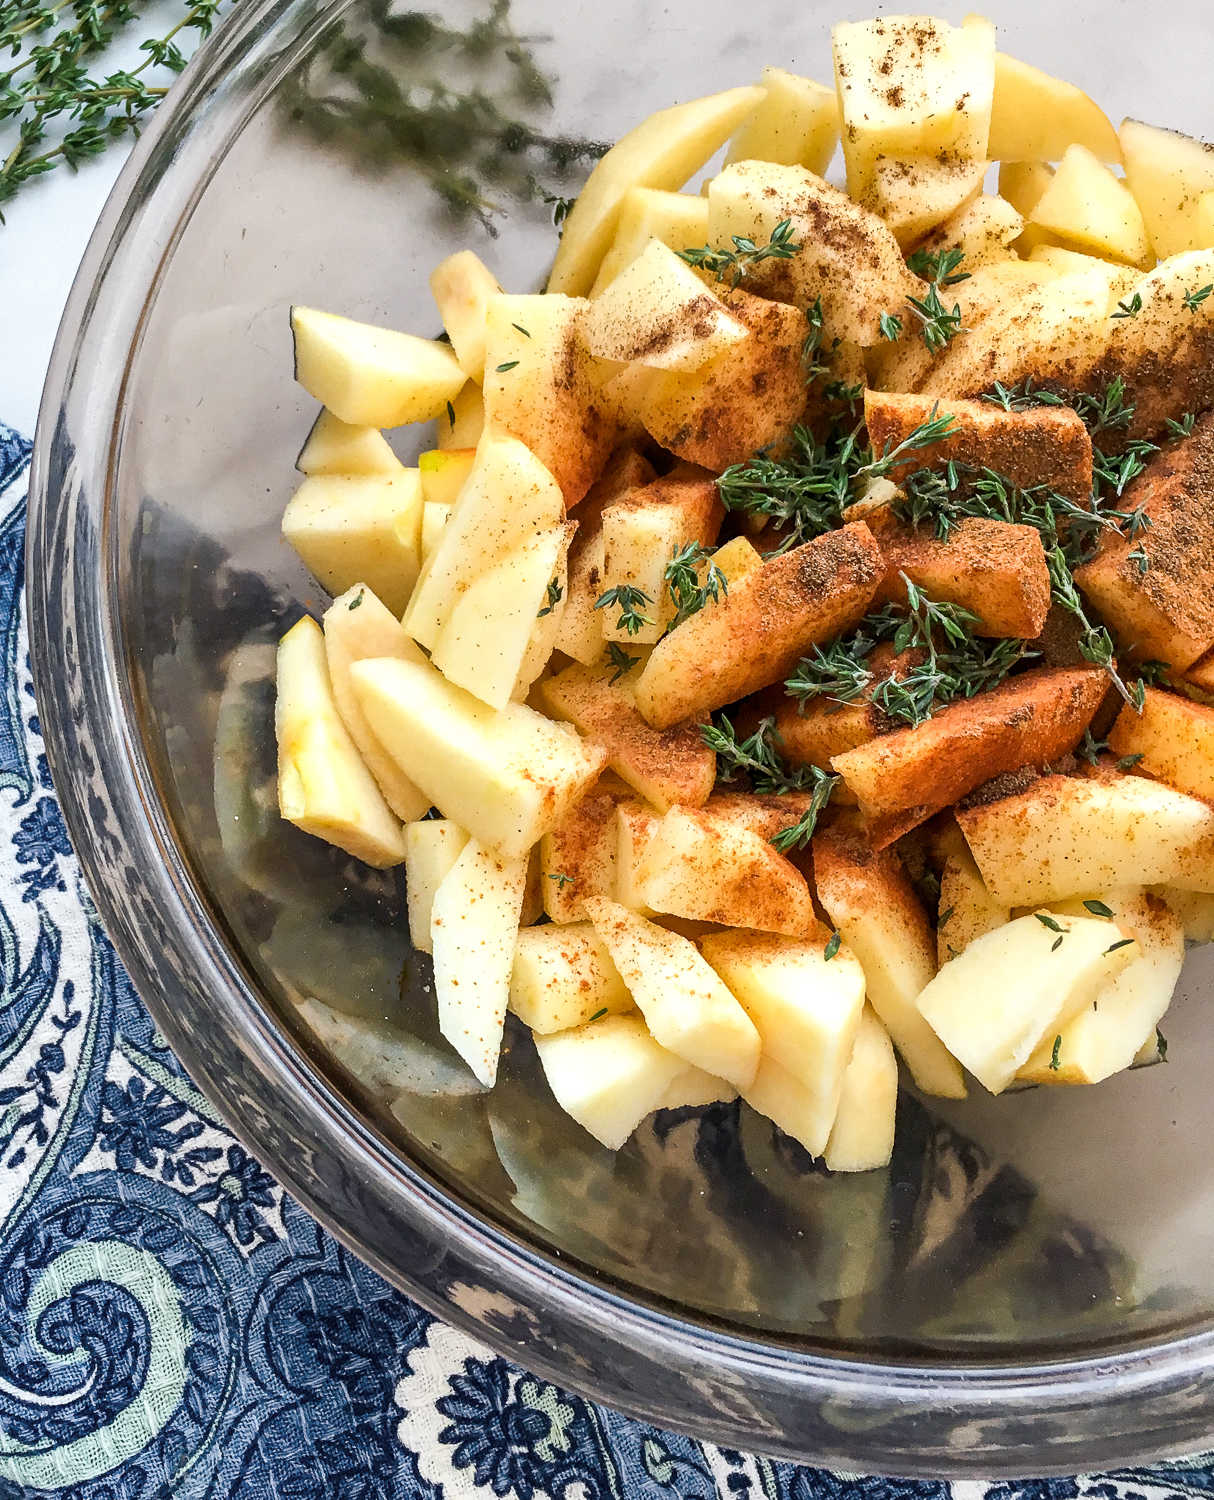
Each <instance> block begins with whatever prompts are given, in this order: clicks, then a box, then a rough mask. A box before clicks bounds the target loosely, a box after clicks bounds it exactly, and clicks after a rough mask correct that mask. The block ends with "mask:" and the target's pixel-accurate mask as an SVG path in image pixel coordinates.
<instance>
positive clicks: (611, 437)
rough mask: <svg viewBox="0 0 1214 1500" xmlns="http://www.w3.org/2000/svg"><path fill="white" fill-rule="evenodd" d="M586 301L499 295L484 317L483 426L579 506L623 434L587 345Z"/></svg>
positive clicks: (547, 296) (552, 297)
mask: <svg viewBox="0 0 1214 1500" xmlns="http://www.w3.org/2000/svg"><path fill="white" fill-rule="evenodd" d="M589 306H590V304H589V303H588V302H587V301H586V300H585V299H584V298H581V297H563V296H552V295H535V296H526V297H509V296H505V295H503V296H500V297H494V298H492V300H491V301H490V303H489V310H488V314H487V317H486V325H485V326H486V340H487V342H486V345H485V348H486V353H485V384H484V393H485V423H486V425H487V427H488V428H489V430H490V431H491V432H495V433H499V434H500V433H509V434H510V435H511V436H513V437H516V438H519V439H520V440H521V441H522V442H524V443H526V444H527V446H528V447H529V448H530V449H531V451H532V452H533V453H534V454H535V456H536V457H537V458H538V459H539V460H540V461H541V462H542V463H543V464H544V465H545V466H546V467H547V468H548V469H549V470H550V471H551V472H552V474H553V476H554V477H555V479H556V481H557V483H558V484H559V485H560V487H561V489H562V491H563V492H564V496H565V508H566V509H569V508H570V507H572V506H574V505H576V504H577V503H578V501H579V500H581V499H582V497H583V496H584V495H585V493H586V491H587V490H588V489H589V488H590V486H591V484H592V483H593V482H594V480H595V479H597V478H598V475H599V473H600V472H601V471H602V468H603V465H604V464H605V463H606V461H607V455H608V454H609V453H610V452H611V449H612V447H613V446H614V444H615V441H616V438H617V436H618V428H617V425H616V422H615V419H614V416H613V414H612V412H611V411H610V409H609V406H608V405H607V404H606V403H605V402H604V400H603V398H602V397H601V395H600V393H599V382H598V378H597V377H596V373H595V371H594V369H593V366H592V361H591V358H590V355H589V353H588V352H587V350H586V346H585V344H584V343H583V341H582V335H581V325H582V318H583V315H584V313H585V311H586V309H587V308H588V307H589Z"/></svg>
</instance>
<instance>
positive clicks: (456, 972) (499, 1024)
mask: <svg viewBox="0 0 1214 1500" xmlns="http://www.w3.org/2000/svg"><path fill="white" fill-rule="evenodd" d="M526 883H527V856H526V855H525V854H524V855H516V856H514V857H507V856H504V855H501V854H496V853H494V852H493V851H492V850H489V849H486V848H485V847H484V846H483V845H482V844H479V843H478V842H477V841H476V839H474V838H473V839H469V840H468V842H467V843H466V844H465V845H464V847H463V848H462V849H461V850H460V852H459V855H458V856H457V858H456V861H455V863H454V864H453V865H452V866H451V870H450V872H449V873H448V875H447V876H446V878H445V879H444V880H443V883H442V884H441V885H440V886H439V888H438V890H437V891H436V892H435V893H434V906H433V910H432V912H431V916H430V937H431V941H432V943H433V945H434V994H435V998H436V999H437V1001H438V1029H439V1030H440V1031H441V1032H442V1034H443V1036H445V1037H446V1039H447V1040H448V1041H449V1042H450V1043H451V1045H452V1046H453V1047H454V1048H455V1050H456V1051H457V1052H458V1053H459V1055H460V1056H461V1057H462V1058H463V1059H464V1061H465V1062H466V1063H467V1064H468V1066H469V1067H470V1068H471V1069H472V1071H473V1073H475V1074H476V1076H477V1078H479V1079H480V1081H481V1082H482V1083H483V1084H484V1085H485V1086H486V1087H487V1088H492V1087H493V1084H494V1081H495V1080H496V1078H497V1060H498V1054H499V1053H500V1052H501V1049H502V1029H503V1027H504V1026H505V1024H506V1005H507V1001H508V999H509V995H510V975H511V972H512V971H513V968H514V950H515V945H516V943H517V940H518V930H519V915H520V913H521V911H522V907H523V887H524V886H525V885H526Z"/></svg>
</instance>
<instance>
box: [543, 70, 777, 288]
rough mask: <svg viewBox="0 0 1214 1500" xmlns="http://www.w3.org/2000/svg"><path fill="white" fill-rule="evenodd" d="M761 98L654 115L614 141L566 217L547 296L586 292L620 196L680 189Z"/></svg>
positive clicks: (716, 101) (718, 99)
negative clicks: (641, 190) (637, 190)
mask: <svg viewBox="0 0 1214 1500" xmlns="http://www.w3.org/2000/svg"><path fill="white" fill-rule="evenodd" d="M762 98H763V90H762V89H760V88H736V89H727V90H726V91H725V92H724V93H721V94H710V95H708V96H707V97H706V98H703V99H692V100H690V101H689V102H688V103H686V104H675V105H672V106H671V107H670V108H669V109H660V110H658V112H657V113H656V114H653V115H650V116H649V117H648V119H645V120H642V121H641V123H640V124H639V125H636V126H634V127H633V129H631V130H630V131H628V133H627V134H626V135H622V136H621V137H620V139H619V140H618V141H617V142H616V143H615V145H614V146H613V147H612V148H611V150H610V151H608V153H607V154H606V156H604V157H603V158H602V160H601V161H600V162H599V163H598V164H597V165H596V166H595V169H594V171H593V172H591V174H590V176H589V177H588V178H587V179H586V182H585V184H584V186H583V187H582V191H581V192H580V193H579V194H578V198H577V202H576V203H575V204H574V205H573V207H572V209H570V211H569V217H568V218H567V219H566V220H565V227H564V230H563V232H562V234H561V243H560V247H559V248H558V250H557V253H556V259H555V261H554V262H553V265H552V274H551V275H550V276H549V278H548V290H549V291H550V292H568V293H571V294H573V295H574V296H577V295H580V294H581V293H584V292H586V291H588V290H589V289H590V286H591V283H592V282H593V281H594V276H595V272H596V270H597V269H598V265H599V262H600V261H601V260H602V258H603V256H604V254H605V253H606V251H607V247H608V245H609V244H610V243H611V237H612V235H613V234H614V233H615V229H616V225H617V223H618V222H619V217H620V205H621V203H622V202H623V199H624V197H625V195H626V194H627V193H628V191H629V190H630V189H632V188H665V189H673V188H679V187H682V186H683V184H684V183H685V182H686V181H687V179H688V178H689V177H690V176H691V174H692V173H693V172H695V171H696V170H698V168H700V167H702V166H703V165H704V163H705V162H706V161H707V160H708V158H709V157H710V156H711V155H712V154H713V152H714V151H716V150H717V148H718V147H719V146H722V145H723V144H724V143H725V141H727V140H728V139H729V136H730V135H731V134H732V132H733V131H734V129H735V128H736V127H737V126H738V125H739V124H741V122H742V121H743V120H744V119H745V118H746V116H747V115H749V114H750V113H751V111H752V110H753V109H754V108H755V106H756V105H757V104H759V103H760V101H761V100H762Z"/></svg>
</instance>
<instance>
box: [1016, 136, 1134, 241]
mask: <svg viewBox="0 0 1214 1500" xmlns="http://www.w3.org/2000/svg"><path fill="white" fill-rule="evenodd" d="M1033 226H1037V227H1038V228H1041V229H1045V230H1048V231H1049V232H1050V233H1052V234H1056V235H1057V236H1058V237H1059V238H1060V239H1061V240H1062V241H1063V242H1064V243H1065V244H1067V245H1072V246H1077V247H1078V248H1079V249H1081V250H1086V251H1088V252H1090V253H1091V254H1092V255H1103V256H1107V257H1108V258H1109V259H1110V260H1120V261H1125V263H1126V264H1127V265H1131V266H1142V265H1145V264H1146V263H1147V260H1148V256H1149V253H1150V245H1149V242H1148V240H1147V230H1146V225H1145V224H1144V223H1143V219H1142V210H1141V209H1140V208H1139V207H1138V204H1137V203H1136V202H1135V201H1134V195H1133V194H1132V193H1131V192H1130V190H1129V188H1128V187H1126V185H1125V183H1124V181H1123V180H1122V179H1121V178H1119V177H1114V175H1113V174H1112V172H1110V171H1109V169H1108V167H1106V166H1104V165H1103V164H1102V163H1101V162H1100V161H1099V159H1098V158H1097V157H1096V156H1094V155H1093V154H1092V152H1091V151H1089V150H1088V148H1087V147H1086V146H1081V145H1078V144H1074V145H1070V146H1068V147H1067V148H1066V152H1065V154H1064V155H1063V158H1062V160H1061V161H1060V162H1059V163H1058V170H1057V171H1056V172H1055V173H1054V176H1053V177H1052V178H1051V179H1050V182H1049V186H1048V187H1047V188H1046V190H1045V192H1044V193H1043V194H1042V195H1041V197H1040V199H1039V200H1038V202H1037V204H1036V207H1035V208H1034V209H1033V212H1032V214H1031V216H1030V218H1029V227H1030V228H1032V227H1033Z"/></svg>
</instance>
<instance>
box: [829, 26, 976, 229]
mask: <svg viewBox="0 0 1214 1500" xmlns="http://www.w3.org/2000/svg"><path fill="white" fill-rule="evenodd" d="M831 39H832V42H833V44H834V55H835V83H836V85H837V87H838V91H839V108H840V111H841V113H842V137H843V158H844V161H845V162H846V163H847V188H848V191H849V192H850V193H851V195H852V197H854V198H857V199H860V200H863V199H864V197H865V194H866V192H867V190H868V188H869V186H870V184H871V182H872V179H873V174H874V172H875V170H876V167H877V164H878V163H879V162H880V161H881V160H882V159H883V158H886V159H888V158H890V157H894V158H897V159H900V160H905V159H907V158H915V157H928V158H931V157H935V158H937V159H946V160H949V161H954V162H985V161H986V159H987V142H988V137H989V135H990V126H991V104H992V98H993V94H994V88H995V28H994V27H993V26H992V25H991V23H990V22H989V21H986V20H984V19H983V18H982V17H980V16H970V17H968V18H967V20H966V21H965V23H964V24H963V25H961V26H950V25H949V23H948V22H947V21H941V20H938V19H936V18H935V17H933V16H883V17H878V18H877V19H876V20H872V21H851V22H840V23H838V24H837V25H836V26H834V28H833V29H832V31H831Z"/></svg>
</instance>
